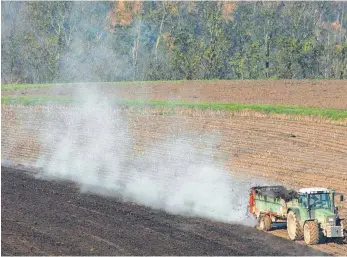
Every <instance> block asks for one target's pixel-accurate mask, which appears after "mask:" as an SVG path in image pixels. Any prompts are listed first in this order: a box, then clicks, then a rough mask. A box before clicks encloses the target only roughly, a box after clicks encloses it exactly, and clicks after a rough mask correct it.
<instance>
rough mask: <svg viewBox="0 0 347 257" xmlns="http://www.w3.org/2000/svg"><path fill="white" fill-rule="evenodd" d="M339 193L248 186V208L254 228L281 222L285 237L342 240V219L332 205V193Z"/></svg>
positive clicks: (309, 240) (321, 190)
mask: <svg viewBox="0 0 347 257" xmlns="http://www.w3.org/2000/svg"><path fill="white" fill-rule="evenodd" d="M336 195H339V196H340V201H343V200H344V199H343V195H342V194H338V193H336V192H335V191H333V190H329V189H326V188H303V189H300V191H299V192H297V191H294V190H289V189H286V188H285V187H283V186H258V187H252V188H251V192H250V195H249V211H250V213H251V214H253V215H254V216H255V217H256V218H257V220H258V225H257V228H258V229H260V230H263V231H269V230H270V229H271V225H272V224H274V223H279V222H281V223H283V222H284V223H285V224H286V226H287V232H288V235H289V238H290V239H291V240H293V241H295V240H302V239H304V240H305V242H306V244H318V243H319V242H320V241H325V240H326V239H334V240H340V241H341V240H344V239H345V237H346V235H345V232H344V227H343V219H341V218H340V217H339V215H338V209H337V208H336V207H335V200H334V199H335V196H336Z"/></svg>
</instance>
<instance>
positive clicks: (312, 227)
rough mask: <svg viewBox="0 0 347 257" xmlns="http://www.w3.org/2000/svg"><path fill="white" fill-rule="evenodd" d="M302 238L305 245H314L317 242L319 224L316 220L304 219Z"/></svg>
mask: <svg viewBox="0 0 347 257" xmlns="http://www.w3.org/2000/svg"><path fill="white" fill-rule="evenodd" d="M304 240H305V243H306V244H307V245H316V244H318V243H319V226H318V223H317V221H314V220H309V221H306V223H305V225H304Z"/></svg>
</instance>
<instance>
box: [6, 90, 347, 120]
mask: <svg viewBox="0 0 347 257" xmlns="http://www.w3.org/2000/svg"><path fill="white" fill-rule="evenodd" d="M110 101H111V102H112V103H115V104H121V105H128V106H137V107H143V106H152V107H165V108H174V107H186V108H194V109H201V110H222V111H242V110H253V111H257V112H262V113H268V114H270V113H275V114H287V115H302V116H320V117H324V118H329V119H333V120H341V119H347V110H339V109H329V108H316V107H304V106H287V105H270V104H242V103H209V102H185V101H164V100H148V101H145V100H127V99H123V100H114V99H113V100H112V99H111V100H110ZM1 103H2V104H24V105H37V104H48V103H83V101H74V100H73V99H72V98H69V97H26V96H23V97H13V96H3V97H1Z"/></svg>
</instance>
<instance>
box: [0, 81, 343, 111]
mask: <svg viewBox="0 0 347 257" xmlns="http://www.w3.org/2000/svg"><path fill="white" fill-rule="evenodd" d="M87 86H88V87H97V90H98V91H103V92H104V93H105V94H106V95H107V96H108V97H112V98H126V99H141V100H145V99H146V100H148V99H151V100H185V101H201V102H237V103H257V104H283V105H301V106H312V107H324V108H337V109H347V100H346V99H347V82H346V81H345V80H280V81H262V80H232V81H184V82H152V83H148V84H143V83H141V84H138V85H136V84H123V85H122V84H118V85H117V84H112V83H110V84H99V85H96V84H88V85H87ZM77 87H78V86H77V85H72V86H70V85H64V86H62V85H58V86H55V87H52V88H29V89H21V90H16V91H14V92H11V91H3V92H2V94H3V95H5V96H6V95H17V96H72V95H73V92H74V89H75V88H77Z"/></svg>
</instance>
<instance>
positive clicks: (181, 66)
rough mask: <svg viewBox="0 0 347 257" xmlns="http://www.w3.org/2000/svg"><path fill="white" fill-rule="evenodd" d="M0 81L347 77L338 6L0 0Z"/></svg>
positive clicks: (345, 23) (343, 16) (346, 24)
mask: <svg viewBox="0 0 347 257" xmlns="http://www.w3.org/2000/svg"><path fill="white" fill-rule="evenodd" d="M1 11H2V13H1V20H2V23H1V24H2V25H1V28H2V31H1V34H2V35H1V36H2V41H1V47H2V49H1V51H2V59H1V64H2V65H1V73H2V83H51V82H62V83H63V82H83V81H88V82H92V81H95V82H96V81H124V80H179V79H187V80H192V79H313V78H314V79H346V78H347V58H346V55H347V40H346V39H347V33H346V29H347V13H346V12H347V3H346V2H327V1H322V2H310V1H306V2H281V1H278V2H225V1H219V2H218V1H208V2H196V1H190V2H187V1H178V2H175V1H151V2H149V1H143V2H141V1H132V2H125V1H117V2H88V1H87V2H74V1H72V2H50V1H47V2H41V1H40V2H32V1H28V2H2V10H1Z"/></svg>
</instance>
